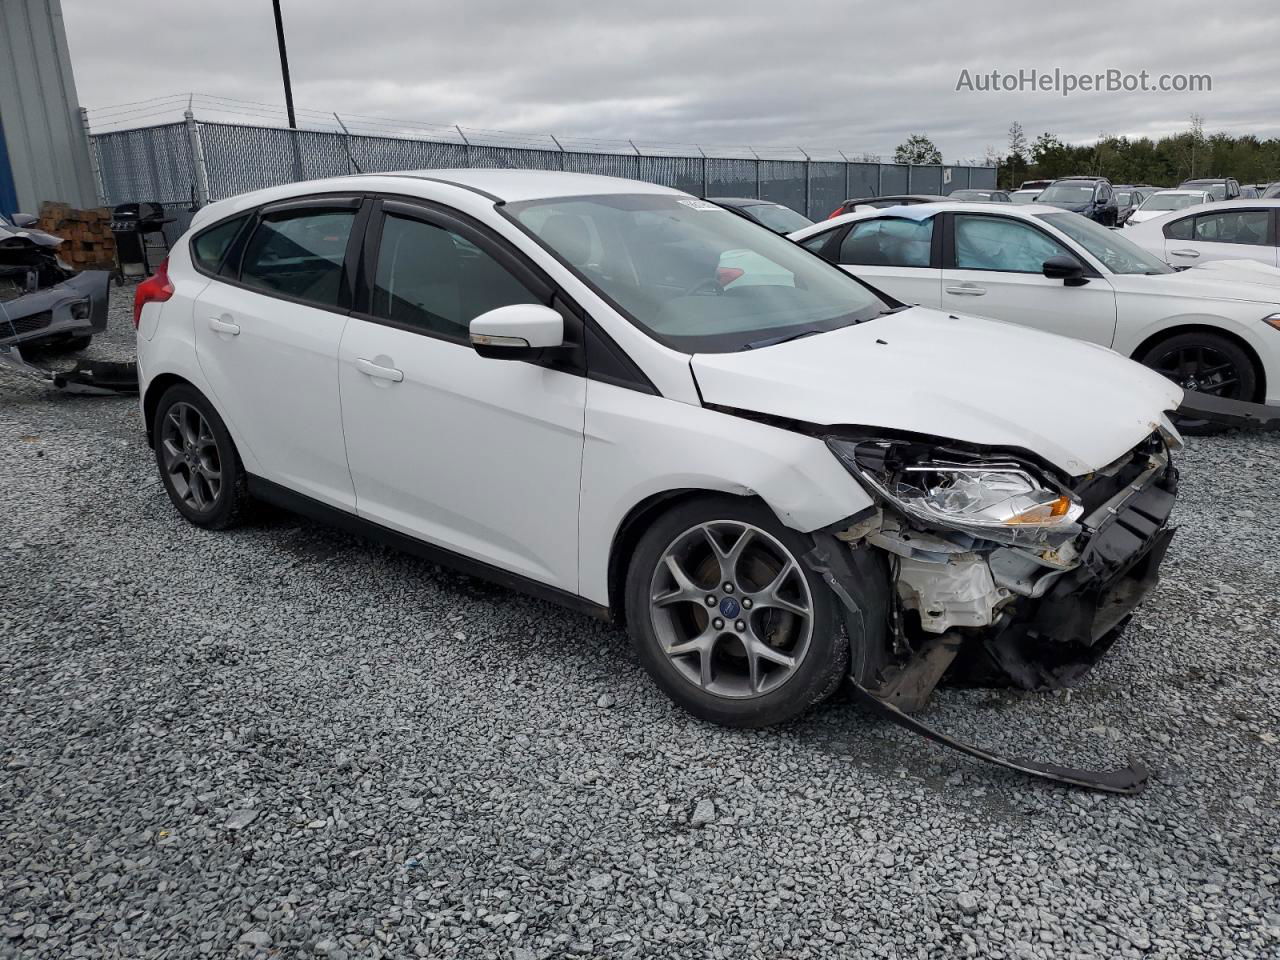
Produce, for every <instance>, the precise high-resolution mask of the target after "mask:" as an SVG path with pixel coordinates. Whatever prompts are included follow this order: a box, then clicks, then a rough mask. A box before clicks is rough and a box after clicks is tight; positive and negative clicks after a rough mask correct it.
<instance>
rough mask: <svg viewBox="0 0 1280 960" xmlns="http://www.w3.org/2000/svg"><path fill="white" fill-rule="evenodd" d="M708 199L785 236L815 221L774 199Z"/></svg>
mask: <svg viewBox="0 0 1280 960" xmlns="http://www.w3.org/2000/svg"><path fill="white" fill-rule="evenodd" d="M706 199H707V200H708V201H710V202H711V203H714V204H718V205H719V206H722V207H724V208H725V209H726V210H729V211H731V212H733V213H736V214H737V215H738V216H740V217H745V218H746V219H747V220H750V221H752V222H753V223H758V224H760V226H762V227H768V228H769V229H770V230H772V231H773V232H774V233H781V234H782V235H784V236H785V235H786V234H788V233H793V232H794V231H796V230H799V229H801V228H803V227H807V226H810V225H811V224H812V223H813V221H812V220H810V219H809V218H808V217H806V216H805V215H804V214H803V213H796V212H795V211H794V210H792V209H791V208H790V207H788V206H784V205H783V204H781V203H775V202H774V201H772V200H755V199H753V198H751V197H707V198H706Z"/></svg>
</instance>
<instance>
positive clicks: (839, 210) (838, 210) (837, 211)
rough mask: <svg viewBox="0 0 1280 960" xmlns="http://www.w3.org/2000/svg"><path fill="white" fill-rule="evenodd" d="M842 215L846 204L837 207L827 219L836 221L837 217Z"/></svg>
mask: <svg viewBox="0 0 1280 960" xmlns="http://www.w3.org/2000/svg"><path fill="white" fill-rule="evenodd" d="M842 213H844V204H843V203H842V204H840V206H838V207H836V208H835V209H834V210H832V211H831V212H830V213H828V214H827V219H828V220H834V219H835V218H836V217H838V216H840V215H841V214H842Z"/></svg>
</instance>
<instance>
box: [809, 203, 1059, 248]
mask: <svg viewBox="0 0 1280 960" xmlns="http://www.w3.org/2000/svg"><path fill="white" fill-rule="evenodd" d="M892 209H893V208H892V207H884V208H881V209H879V210H854V211H852V212H851V213H842V214H841V215H840V216H838V217H831V218H830V219H828V220H819V221H818V222H817V223H815V224H814V225H813V226H811V227H803V228H801V229H799V230H793V231H792V232H791V233H789V234H787V236H789V237H792V238H795V237H796V235H797V234H804V235H805V236H806V237H808V236H813V235H815V234H818V233H822V232H823V231H824V230H831V229H834V228H835V227H838V226H840V225H842V224H845V223H856V222H857V221H859V220H872V219H874V218H876V217H883V216H885V215H886V214H889V215H890V216H892V213H891V211H892ZM931 210H936V212H938V213H945V212H951V213H998V214H1001V215H1003V216H1006V217H1007V216H1021V215H1024V214H1025V215H1029V216H1035V215H1036V214H1040V213H1066V212H1067V211H1065V210H1063V209H1062V208H1061V207H1055V206H1054V205H1053V204H1051V203H1016V204H1015V203H1003V202H998V203H984V202H982V201H973V200H939V201H936V202H934V203H921V204H917V205H914V206H912V207H911V215H912V216H923V215H924V214H926V213H928V212H929V211H931ZM905 216H906V214H904V217H905ZM801 239H803V238H801Z"/></svg>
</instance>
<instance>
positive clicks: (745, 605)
mask: <svg viewBox="0 0 1280 960" xmlns="http://www.w3.org/2000/svg"><path fill="white" fill-rule="evenodd" d="M742 609H743V610H750V609H751V600H750V598H749V597H744V598H743V599H742Z"/></svg>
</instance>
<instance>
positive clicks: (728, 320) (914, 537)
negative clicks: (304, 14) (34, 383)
mask: <svg viewBox="0 0 1280 960" xmlns="http://www.w3.org/2000/svg"><path fill="white" fill-rule="evenodd" d="M134 319H135V323H136V325H137V333H138V362H139V368H140V375H141V386H142V408H143V411H144V413H145V418H146V424H147V430H148V431H149V437H150V439H151V442H152V444H153V446H154V449H155V456H156V462H157V464H158V467H159V470H160V475H161V477H162V479H163V482H164V485H165V487H166V489H167V490H168V493H169V495H170V497H171V498H172V500H173V503H174V505H175V506H176V507H177V509H178V511H179V512H180V513H181V514H182V515H183V516H184V517H186V518H187V519H188V520H190V521H191V522H193V523H196V524H199V525H201V526H205V527H211V528H222V527H226V526H229V525H231V524H232V523H233V522H234V521H235V520H236V519H237V517H238V516H239V515H241V513H242V510H243V508H244V507H245V506H246V505H247V503H248V502H249V501H250V499H251V498H252V499H258V500H264V501H268V502H271V503H275V504H278V505H282V506H285V507H287V508H289V509H292V510H296V511H298V512H300V513H303V514H306V515H309V516H312V517H316V518H320V519H324V520H327V521H330V522H334V523H337V524H339V525H341V526H343V527H345V528H347V529H350V530H353V531H356V532H359V533H361V534H364V535H367V536H370V537H376V538H379V539H381V540H383V541H387V542H391V543H393V544H395V545H398V546H400V547H403V548H404V549H407V550H411V551H414V552H417V553H420V554H423V555H426V556H430V557H433V558H437V559H441V560H444V561H446V562H450V563H453V564H455V565H456V566H458V567H460V568H461V569H463V570H465V571H468V572H471V573H475V574H477V575H481V576H487V577H490V578H493V579H495V580H497V581H499V582H501V583H506V584H510V585H512V586H517V587H520V588H523V589H527V590H529V591H531V592H534V593H536V594H539V595H542V596H546V597H550V598H552V599H555V600H558V601H561V602H563V603H566V604H568V605H570V606H573V607H576V608H579V609H584V610H587V611H589V612H592V613H595V614H597V615H600V616H605V617H615V618H617V619H619V620H620V621H621V622H624V623H625V624H626V626H627V629H628V631H629V633H630V635H631V637H632V639H633V641H634V643H635V647H636V650H637V652H638V656H639V658H640V660H641V661H642V663H643V664H644V666H645V667H646V669H647V670H648V671H649V672H650V673H651V674H652V676H653V678H654V679H655V680H656V681H657V682H658V684H659V685H660V686H661V687H662V688H663V689H664V690H665V691H666V692H667V693H668V694H669V695H670V696H671V697H672V698H673V699H675V700H676V701H678V702H679V703H680V704H682V705H683V706H684V707H686V708H687V709H689V710H690V711H692V712H693V713H695V714H697V715H698V716H700V717H704V718H708V719H712V720H715V721H718V722H722V723H727V724H735V725H760V724H767V723H771V722H775V721H779V720H783V719H785V718H787V717H791V716H794V715H795V714H797V713H799V712H800V711H802V710H803V709H805V708H806V707H807V706H809V705H810V704H813V703H815V702H817V701H819V700H821V699H822V698H823V697H825V696H827V695H828V694H829V693H830V692H831V691H832V690H833V689H834V688H835V687H836V686H837V684H838V683H839V682H840V680H841V678H842V677H849V678H851V679H852V680H854V681H855V682H857V683H858V684H860V685H861V686H863V687H864V688H866V689H868V690H870V691H871V693H872V694H874V695H876V696H878V697H881V698H882V699H884V700H886V701H888V702H893V703H896V704H898V705H900V706H905V707H910V706H911V705H913V704H915V703H918V702H922V700H923V697H924V696H927V694H928V691H929V690H930V689H931V688H932V686H933V685H934V684H935V683H936V682H938V680H939V679H940V678H941V677H943V676H944V675H951V676H957V677H963V678H965V679H978V680H985V681H991V682H1004V683H1013V684H1016V685H1018V686H1021V687H1024V688H1028V689H1035V688H1044V687H1051V686H1056V685H1058V684H1060V683H1063V682H1065V681H1067V680H1069V679H1070V678H1071V677H1073V676H1075V675H1076V674H1078V673H1079V672H1080V671H1081V670H1083V669H1085V668H1086V667H1087V666H1088V665H1089V664H1090V663H1092V662H1093V661H1094V660H1096V659H1097V657H1098V656H1100V655H1101V653H1102V652H1103V651H1105V649H1106V648H1107V646H1108V645H1109V644H1110V643H1111V642H1112V640H1113V639H1114V638H1115V636H1116V634H1117V632H1118V629H1119V627H1120V626H1121V625H1122V623H1123V621H1124V620H1125V619H1126V617H1127V615H1128V614H1129V612H1130V611H1131V610H1132V609H1133V608H1134V607H1135V606H1136V605H1137V604H1138V603H1139V602H1140V601H1141V600H1142V599H1143V597H1144V596H1145V595H1146V594H1147V593H1148V592H1149V591H1150V589H1151V587H1152V585H1153V584H1154V582H1155V580H1156V576H1157V570H1158V567H1159V565H1160V562H1161V559H1162V557H1163V555H1164V551H1165V548H1166V547H1167V545H1168V543H1169V540H1170V538H1171V536H1172V533H1173V531H1172V528H1171V527H1170V526H1169V525H1168V522H1167V521H1168V517H1169V513H1170V510H1171V508H1172V504H1173V500H1174V493H1175V489H1176V477H1177V474H1176V471H1175V470H1174V468H1173V466H1172V464H1171V462H1170V450H1171V448H1173V447H1175V446H1176V443H1177V435H1176V431H1174V429H1173V428H1172V426H1171V425H1170V422H1169V420H1168V417H1167V413H1168V411H1170V410H1172V409H1174V408H1175V407H1176V406H1177V405H1178V403H1179V401H1180V399H1181V396H1182V393H1181V391H1180V390H1179V389H1178V388H1177V387H1176V386H1175V385H1173V384H1171V383H1169V382H1168V381H1167V380H1165V379H1163V378H1161V377H1160V376H1158V375H1157V374H1155V373H1152V372H1151V371H1149V370H1146V369H1144V368H1143V367H1141V366H1139V365H1138V364H1135V363H1132V362H1130V361H1129V360H1126V359H1124V358H1122V357H1120V356H1117V355H1116V354H1114V353H1112V352H1110V351H1108V350H1103V349H1099V348H1098V347H1096V346H1093V345H1089V344H1082V343H1077V342H1074V341H1072V340H1068V339H1065V338H1060V337H1056V336H1051V335H1048V334H1044V333H1040V332H1037V331H1034V330H1027V329H1022V328H1019V327H1016V326H1012V325H1008V324H999V323H992V322H989V321H985V320H978V319H975V318H971V317H966V316H959V315H951V314H947V313H944V312H939V311H936V310H930V309H926V308H919V307H905V306H903V305H902V304H899V303H898V302H897V301H894V300H892V299H888V298H886V297H885V296H882V295H879V294H877V293H875V292H873V291H872V290H871V289H869V288H868V287H867V286H865V285H864V284H863V283H861V282H860V281H859V280H857V279H855V278H854V277H851V276H849V275H848V274H846V273H844V272H842V271H841V270H840V269H839V268H837V267H835V266H833V265H831V264H829V263H827V262H826V261H824V260H823V259H822V258H820V257H818V256H814V255H813V254H811V253H810V252H808V251H806V250H804V249H802V248H801V247H799V246H796V245H794V244H792V243H791V242H790V241H788V240H787V239H785V238H783V237H780V236H777V235H775V234H773V233H771V232H770V231H769V230H767V229H765V228H763V227H760V226H758V225H755V224H752V223H750V222H748V221H747V220H744V219H743V218H741V217H738V216H735V215H734V214H732V213H729V212H726V211H725V210H722V209H720V208H719V207H717V206H715V205H714V204H710V203H707V202H705V201H702V200H698V199H695V198H693V197H691V196H688V195H687V194H683V193H680V192H678V191H676V190H672V189H667V188H664V187H660V186H654V185H651V184H644V183H637V182H632V181H627V180H618V179H612V178H606V177H594V176H586V175H576V174H565V173H554V172H538V171H514V170H457V171H443V170H438V171H425V172H422V173H403V174H379V175H369V176H359V177H347V178H339V179H331V180H324V181H317V182H312V183H301V184H291V185H289V186H282V187H276V188H272V189H268V190H263V191H260V192H257V193H253V194H247V195H244V196H240V197H236V198H233V199H230V200H225V201H222V202H219V203H215V204H213V205H211V206H209V207H207V208H205V209H204V210H202V211H200V213H199V214H197V216H196V218H195V220H194V222H193V223H192V226H191V229H190V230H189V231H188V233H187V234H186V235H185V236H184V237H183V238H182V240H181V241H180V242H179V243H177V244H176V245H175V246H174V248H173V250H172V252H171V254H170V256H169V258H168V261H167V263H166V264H164V265H162V267H161V269H160V270H159V272H158V273H157V275H156V276H155V277H153V278H151V279H150V280H148V281H146V282H145V283H143V284H142V285H141V286H140V287H139V288H138V293H137V298H136V305H135V317H134Z"/></svg>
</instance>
